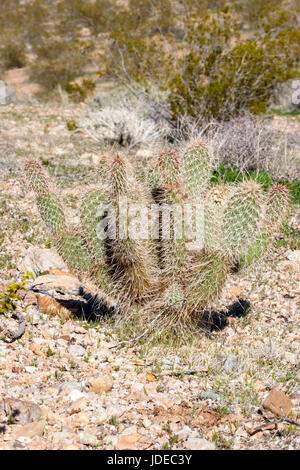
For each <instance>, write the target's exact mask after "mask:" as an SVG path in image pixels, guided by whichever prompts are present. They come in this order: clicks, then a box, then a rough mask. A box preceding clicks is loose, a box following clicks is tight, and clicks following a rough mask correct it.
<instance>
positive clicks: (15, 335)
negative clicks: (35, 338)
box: [0, 311, 26, 342]
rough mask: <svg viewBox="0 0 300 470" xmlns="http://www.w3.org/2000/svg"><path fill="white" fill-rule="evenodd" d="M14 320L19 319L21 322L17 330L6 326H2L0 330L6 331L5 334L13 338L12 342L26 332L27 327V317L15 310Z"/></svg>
mask: <svg viewBox="0 0 300 470" xmlns="http://www.w3.org/2000/svg"><path fill="white" fill-rule="evenodd" d="M11 317H12V318H13V319H14V320H17V321H18V323H19V328H18V330H17V331H16V332H13V331H10V330H8V329H7V328H5V327H0V331H2V332H3V333H4V335H5V336H6V337H7V338H9V339H10V340H11V342H13V341H16V340H17V339H19V338H21V336H23V334H24V332H25V328H26V320H25V318H24V317H23V316H22V315H21V314H20V313H19V312H16V311H14V312H13V313H12V315H11Z"/></svg>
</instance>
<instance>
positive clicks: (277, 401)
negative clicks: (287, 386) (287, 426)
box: [261, 388, 292, 417]
mask: <svg viewBox="0 0 300 470" xmlns="http://www.w3.org/2000/svg"><path fill="white" fill-rule="evenodd" d="M281 408H282V409H281ZM291 409H292V400H291V399H290V397H289V396H287V395H286V394H285V393H283V392H282V391H281V390H278V389H276V388H274V389H273V390H271V392H270V393H269V395H268V396H267V398H266V399H265V400H264V402H263V404H262V409H261V411H262V413H264V414H265V413H266V412H267V413H271V414H273V415H276V416H279V417H282V416H283V414H282V410H283V413H284V414H285V416H288V415H289V414H290V412H291Z"/></svg>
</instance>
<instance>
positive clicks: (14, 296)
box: [0, 272, 33, 314]
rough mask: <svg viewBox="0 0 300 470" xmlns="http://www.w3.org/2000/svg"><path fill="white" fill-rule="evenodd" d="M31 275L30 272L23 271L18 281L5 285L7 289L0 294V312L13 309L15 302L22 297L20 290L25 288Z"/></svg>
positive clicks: (7, 311)
mask: <svg viewBox="0 0 300 470" xmlns="http://www.w3.org/2000/svg"><path fill="white" fill-rule="evenodd" d="M32 277H33V274H32V273H30V272H27V273H25V274H24V276H23V278H21V279H20V281H18V282H17V281H14V282H11V283H10V284H9V285H8V287H7V291H6V292H5V293H4V294H0V314H1V313H2V314H6V313H9V312H11V311H13V310H15V308H16V302H17V301H18V300H21V298H22V297H21V296H20V295H19V293H20V291H22V290H24V289H25V287H26V285H27V282H28V280H29V279H31V278H32Z"/></svg>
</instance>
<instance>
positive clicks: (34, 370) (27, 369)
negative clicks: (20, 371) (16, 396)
mask: <svg viewBox="0 0 300 470" xmlns="http://www.w3.org/2000/svg"><path fill="white" fill-rule="evenodd" d="M25 370H26V372H28V374H34V372H36V367H34V366H27V367H25Z"/></svg>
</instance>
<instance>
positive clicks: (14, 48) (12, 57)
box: [0, 38, 26, 70]
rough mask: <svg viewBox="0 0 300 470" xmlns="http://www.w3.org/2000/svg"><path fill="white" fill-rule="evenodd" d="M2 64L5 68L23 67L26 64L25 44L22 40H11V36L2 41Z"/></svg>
mask: <svg viewBox="0 0 300 470" xmlns="http://www.w3.org/2000/svg"><path fill="white" fill-rule="evenodd" d="M0 54H1V65H2V68H3V69H4V70H7V69H13V68H21V67H24V65H26V54H25V46H24V44H23V42H22V40H20V39H19V40H16V39H14V40H11V39H10V38H9V39H8V40H7V39H6V40H5V38H4V40H3V41H2V44H1V52H0Z"/></svg>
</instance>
